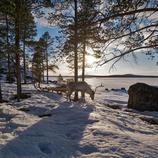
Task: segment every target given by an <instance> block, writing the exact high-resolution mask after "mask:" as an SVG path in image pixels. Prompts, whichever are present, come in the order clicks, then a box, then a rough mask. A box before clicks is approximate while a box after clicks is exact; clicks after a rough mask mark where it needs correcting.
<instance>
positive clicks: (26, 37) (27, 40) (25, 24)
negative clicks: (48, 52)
mask: <svg viewBox="0 0 158 158" xmlns="http://www.w3.org/2000/svg"><path fill="white" fill-rule="evenodd" d="M23 12H24V13H23V21H22V24H21V32H22V33H21V41H22V42H23V55H22V56H23V73H24V83H25V84H26V83H27V80H26V77H27V69H26V68H27V66H26V60H27V59H26V47H30V46H32V44H31V43H32V40H33V37H34V36H35V35H36V25H35V22H34V17H33V16H32V14H31V12H30V10H29V9H28V8H27V7H26V6H24V9H23Z"/></svg>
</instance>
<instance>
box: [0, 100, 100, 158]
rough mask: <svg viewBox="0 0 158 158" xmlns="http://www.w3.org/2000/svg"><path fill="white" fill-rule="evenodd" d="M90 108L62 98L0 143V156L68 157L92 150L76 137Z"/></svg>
mask: <svg viewBox="0 0 158 158" xmlns="http://www.w3.org/2000/svg"><path fill="white" fill-rule="evenodd" d="M92 111H93V109H92V107H91V106H88V105H87V106H85V107H83V106H81V105H77V104H74V103H69V102H62V103H60V106H58V107H57V108H56V109H53V110H52V111H51V114H52V116H51V117H45V118H43V119H41V120H40V121H38V122H36V123H35V124H33V125H32V126H31V127H28V128H27V129H26V130H25V131H22V132H16V131H14V132H15V133H16V134H17V137H16V138H14V139H12V140H11V141H9V142H8V143H7V144H6V145H4V146H3V147H2V146H1V147H0V158H71V157H76V156H77V155H80V153H84V154H86V153H90V152H93V151H94V152H96V150H97V149H96V148H95V147H94V146H81V145H80V141H81V139H82V137H83V132H84V130H85V128H86V126H87V125H88V124H92V123H94V122H95V120H91V119H89V114H90V113H91V112H92Z"/></svg>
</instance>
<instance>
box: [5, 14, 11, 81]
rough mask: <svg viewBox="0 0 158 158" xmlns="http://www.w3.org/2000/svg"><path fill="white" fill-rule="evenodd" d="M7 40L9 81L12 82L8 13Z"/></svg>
mask: <svg viewBox="0 0 158 158" xmlns="http://www.w3.org/2000/svg"><path fill="white" fill-rule="evenodd" d="M6 33H7V36H6V42H7V62H8V65H7V66H8V81H9V83H11V66H10V54H9V50H8V49H9V24H8V16H7V14H6Z"/></svg>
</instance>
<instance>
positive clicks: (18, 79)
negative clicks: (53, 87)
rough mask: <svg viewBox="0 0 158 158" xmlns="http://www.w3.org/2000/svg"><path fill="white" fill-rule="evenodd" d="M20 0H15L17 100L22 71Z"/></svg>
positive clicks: (19, 93)
mask: <svg viewBox="0 0 158 158" xmlns="http://www.w3.org/2000/svg"><path fill="white" fill-rule="evenodd" d="M20 3H21V2H20V0H15V11H16V18H15V48H16V49H15V61H16V78H17V100H18V101H20V97H21V71H20V24H19V23H20V10H19V9H20V7H21V4H20Z"/></svg>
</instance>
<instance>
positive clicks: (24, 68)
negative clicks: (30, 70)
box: [23, 29, 27, 84]
mask: <svg viewBox="0 0 158 158" xmlns="http://www.w3.org/2000/svg"><path fill="white" fill-rule="evenodd" d="M23 70H24V84H26V83H27V80H26V54H25V29H24V36H23Z"/></svg>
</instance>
